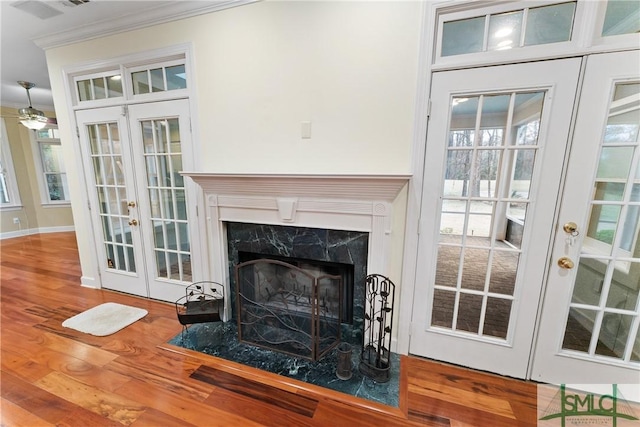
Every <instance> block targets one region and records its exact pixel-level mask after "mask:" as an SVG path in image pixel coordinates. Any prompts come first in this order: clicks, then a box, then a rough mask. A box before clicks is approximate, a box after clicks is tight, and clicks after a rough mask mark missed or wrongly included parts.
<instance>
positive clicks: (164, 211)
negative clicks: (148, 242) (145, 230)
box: [140, 118, 191, 282]
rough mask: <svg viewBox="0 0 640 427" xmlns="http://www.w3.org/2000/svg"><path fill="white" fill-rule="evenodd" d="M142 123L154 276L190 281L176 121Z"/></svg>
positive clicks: (160, 120) (183, 191)
mask: <svg viewBox="0 0 640 427" xmlns="http://www.w3.org/2000/svg"><path fill="white" fill-rule="evenodd" d="M140 123H141V131H142V140H143V144H144V160H145V166H146V168H145V171H146V183H147V192H148V194H149V203H150V208H151V216H150V218H149V222H150V224H149V225H150V228H151V230H153V242H154V245H153V250H154V254H155V274H156V277H158V278H166V279H172V280H179V281H186V282H190V281H191V245H190V239H189V224H188V222H187V197H186V192H185V188H184V178H183V177H182V176H181V175H180V173H179V172H180V171H181V170H182V149H181V140H180V132H179V123H178V119H177V118H171V119H158V120H143V121H141V122H140Z"/></svg>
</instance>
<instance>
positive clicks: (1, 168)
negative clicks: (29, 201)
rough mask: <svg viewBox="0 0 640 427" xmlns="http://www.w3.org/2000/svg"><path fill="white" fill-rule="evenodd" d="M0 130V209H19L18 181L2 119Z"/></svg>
mask: <svg viewBox="0 0 640 427" xmlns="http://www.w3.org/2000/svg"><path fill="white" fill-rule="evenodd" d="M0 128H1V129H0V208H10V207H20V206H21V203H20V193H19V192H18V186H17V183H18V180H17V179H16V174H15V172H14V169H13V159H12V158H11V149H10V147H9V138H8V137H7V130H6V128H5V124H4V119H1V120H0Z"/></svg>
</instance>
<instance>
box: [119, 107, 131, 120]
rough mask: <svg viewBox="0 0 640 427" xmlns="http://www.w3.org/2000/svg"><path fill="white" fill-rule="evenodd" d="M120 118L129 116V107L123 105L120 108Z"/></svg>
mask: <svg viewBox="0 0 640 427" xmlns="http://www.w3.org/2000/svg"><path fill="white" fill-rule="evenodd" d="M120 114H121V115H122V116H124V117H127V115H128V114H129V106H128V105H123V106H122V113H120Z"/></svg>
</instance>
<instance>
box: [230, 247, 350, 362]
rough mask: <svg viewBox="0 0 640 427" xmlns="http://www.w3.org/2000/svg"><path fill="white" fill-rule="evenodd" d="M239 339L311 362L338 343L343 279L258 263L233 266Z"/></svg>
mask: <svg viewBox="0 0 640 427" xmlns="http://www.w3.org/2000/svg"><path fill="white" fill-rule="evenodd" d="M236 292H237V297H236V302H237V320H238V338H239V340H240V341H242V342H247V343H249V344H253V345H257V346H261V347H266V348H269V349H271V350H274V351H280V352H283V353H288V354H293V355H296V356H300V357H304V358H307V359H310V360H318V359H320V358H322V357H323V356H324V355H325V354H326V353H327V352H328V351H329V350H331V349H332V348H333V347H335V346H336V345H337V344H338V343H339V342H340V323H341V313H342V278H341V277H340V276H332V275H326V274H323V275H319V274H316V275H314V274H312V272H309V271H305V270H303V269H300V268H298V267H296V266H293V265H291V264H287V263H285V262H282V261H277V260H272V259H259V260H253V261H248V262H244V263H241V264H238V265H237V266H236Z"/></svg>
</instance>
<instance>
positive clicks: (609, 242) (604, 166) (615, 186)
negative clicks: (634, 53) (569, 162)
mask: <svg viewBox="0 0 640 427" xmlns="http://www.w3.org/2000/svg"><path fill="white" fill-rule="evenodd" d="M639 131H640V83H618V84H617V85H616V86H615V90H614V95H613V99H612V102H611V105H610V108H609V117H608V120H607V124H606V126H605V129H604V133H603V136H602V142H601V147H600V160H599V163H598V169H597V172H596V178H595V181H594V190H593V200H592V202H591V214H590V218H589V227H588V229H587V235H586V237H587V239H586V240H585V245H586V246H587V248H588V249H590V250H591V251H592V252H596V253H604V254H609V255H615V254H616V253H617V254H618V256H619V257H632V256H637V254H634V248H635V247H636V243H637V239H638V233H639V227H640V153H639V152H638V151H639V149H638V144H639ZM618 264H619V265H620V266H622V264H620V263H618Z"/></svg>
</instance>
